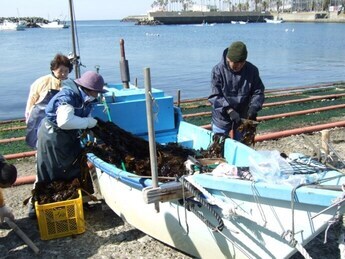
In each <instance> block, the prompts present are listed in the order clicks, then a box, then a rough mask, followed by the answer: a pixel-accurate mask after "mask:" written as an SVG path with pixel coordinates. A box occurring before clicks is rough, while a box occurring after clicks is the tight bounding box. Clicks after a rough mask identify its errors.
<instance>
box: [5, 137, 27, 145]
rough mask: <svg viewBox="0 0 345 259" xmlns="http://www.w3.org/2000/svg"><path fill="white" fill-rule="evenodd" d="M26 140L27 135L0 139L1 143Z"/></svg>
mask: <svg viewBox="0 0 345 259" xmlns="http://www.w3.org/2000/svg"><path fill="white" fill-rule="evenodd" d="M22 140H25V137H18V138H6V139H0V144H5V143H11V142H16V141H22Z"/></svg>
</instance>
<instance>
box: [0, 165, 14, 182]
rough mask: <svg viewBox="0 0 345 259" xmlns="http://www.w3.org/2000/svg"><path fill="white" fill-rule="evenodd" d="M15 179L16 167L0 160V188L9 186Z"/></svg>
mask: <svg viewBox="0 0 345 259" xmlns="http://www.w3.org/2000/svg"><path fill="white" fill-rule="evenodd" d="M16 180H17V169H16V167H15V166H14V165H12V164H9V163H6V162H0V188H7V187H10V186H11V185H12V184H14V182H15V181H16Z"/></svg>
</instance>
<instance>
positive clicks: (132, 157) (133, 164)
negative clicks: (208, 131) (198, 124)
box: [86, 118, 222, 177]
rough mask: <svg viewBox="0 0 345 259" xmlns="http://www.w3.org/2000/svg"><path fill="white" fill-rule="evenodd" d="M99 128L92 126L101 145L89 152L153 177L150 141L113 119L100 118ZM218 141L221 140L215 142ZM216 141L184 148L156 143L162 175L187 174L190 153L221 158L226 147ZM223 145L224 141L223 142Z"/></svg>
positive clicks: (88, 148) (193, 155)
mask: <svg viewBox="0 0 345 259" xmlns="http://www.w3.org/2000/svg"><path fill="white" fill-rule="evenodd" d="M97 121H98V123H97V125H96V127H94V128H92V132H93V134H94V137H96V138H97V142H98V143H99V140H101V141H102V142H103V143H101V144H92V145H88V146H87V147H86V152H90V153H94V154H95V155H96V156H97V157H99V158H100V159H102V160H103V161H106V162H108V163H110V164H114V165H116V166H117V167H118V168H123V169H124V170H126V171H128V172H132V173H135V174H137V175H140V176H150V175H151V166H150V151H149V143H148V141H146V140H144V139H142V138H139V137H137V136H135V135H133V134H132V133H130V132H127V131H125V130H123V129H122V128H120V127H119V126H117V125H115V124H114V123H112V122H109V121H108V122H104V121H102V120H100V119H98V118H97ZM215 143H218V142H215ZM215 143H213V144H212V145H211V146H210V148H209V149H207V150H198V151H197V150H194V149H187V148H184V147H182V146H180V145H178V144H176V143H168V144H167V145H161V144H159V143H156V150H157V167H158V175H159V176H164V177H179V176H182V175H184V174H186V168H185V165H184V162H185V161H186V160H187V159H188V157H189V156H192V157H194V158H210V157H212V158H215V157H220V153H221V150H222V147H220V146H219V145H218V144H216V145H215ZM220 145H221V144H220Z"/></svg>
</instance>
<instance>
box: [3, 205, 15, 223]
mask: <svg viewBox="0 0 345 259" xmlns="http://www.w3.org/2000/svg"><path fill="white" fill-rule="evenodd" d="M5 217H7V218H9V219H11V220H14V215H13V213H12V211H11V209H10V208H9V207H7V206H6V205H4V206H2V207H1V208H0V221H1V223H2V222H4V218H5Z"/></svg>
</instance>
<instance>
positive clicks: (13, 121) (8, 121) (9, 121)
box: [0, 119, 25, 125]
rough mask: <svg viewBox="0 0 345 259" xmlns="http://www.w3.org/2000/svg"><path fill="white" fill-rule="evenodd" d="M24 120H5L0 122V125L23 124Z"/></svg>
mask: <svg viewBox="0 0 345 259" xmlns="http://www.w3.org/2000/svg"><path fill="white" fill-rule="evenodd" d="M24 121H25V119H16V120H6V121H0V125H2V124H9V123H15V122H24Z"/></svg>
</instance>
